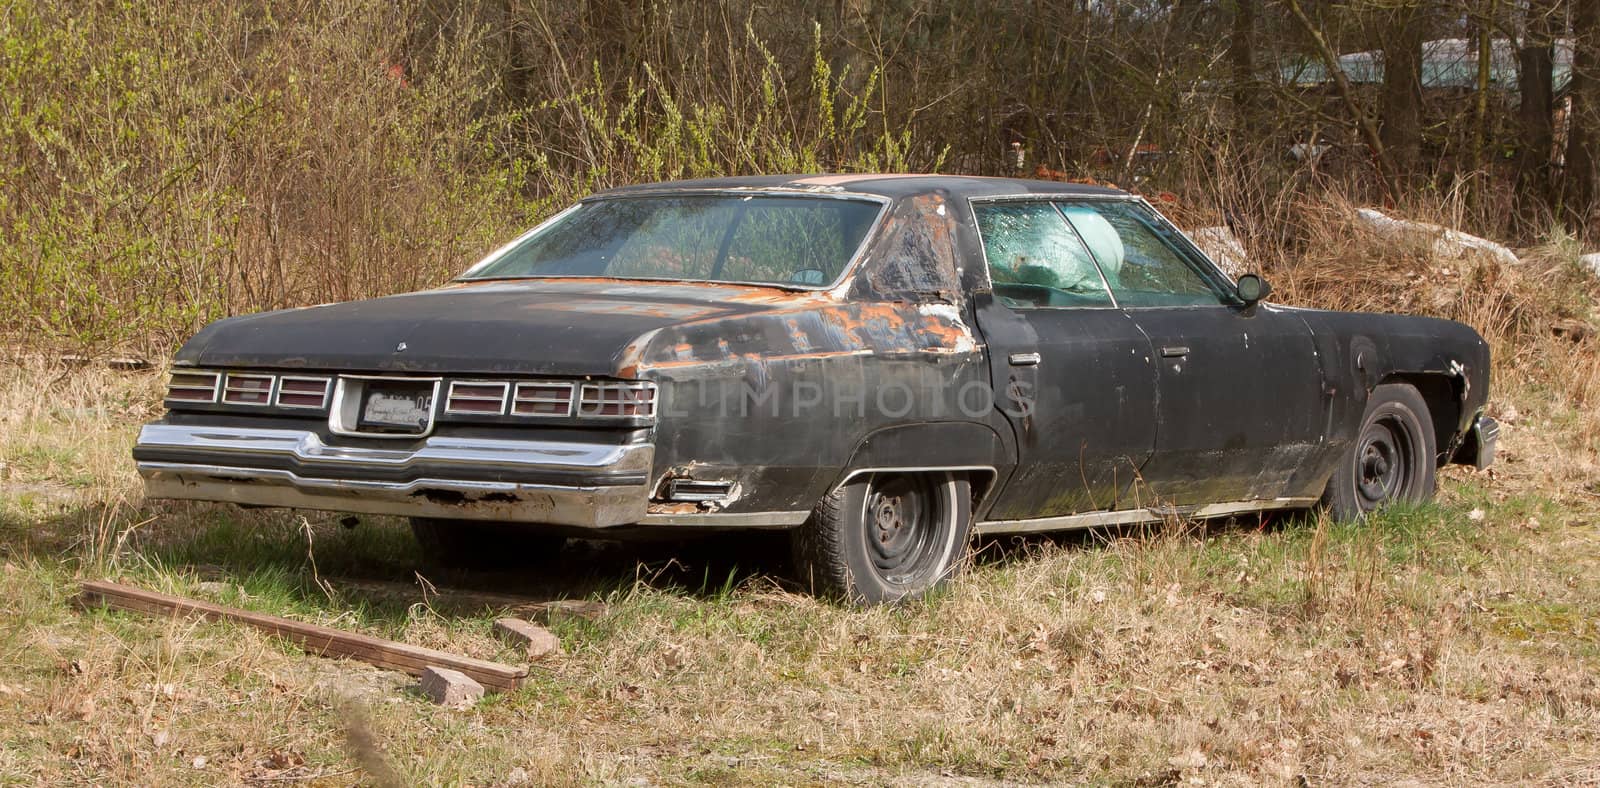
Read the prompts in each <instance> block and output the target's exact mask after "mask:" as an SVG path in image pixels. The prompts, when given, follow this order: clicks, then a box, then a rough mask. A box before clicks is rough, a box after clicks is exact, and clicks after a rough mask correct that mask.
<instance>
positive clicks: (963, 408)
mask: <svg viewBox="0 0 1600 788" xmlns="http://www.w3.org/2000/svg"><path fill="white" fill-rule="evenodd" d="M1265 295H1267V286H1266V284H1265V283H1264V282H1263V281H1262V280H1261V279H1260V278H1259V277H1256V276H1253V275H1247V276H1244V277H1242V278H1240V279H1239V280H1238V281H1237V282H1234V281H1229V280H1228V279H1227V278H1226V277H1225V276H1224V275H1223V274H1222V273H1221V272H1220V271H1219V270H1218V268H1217V267H1216V266H1215V265H1213V264H1212V263H1211V262H1210V261H1209V260H1208V259H1207V258H1206V256H1205V255H1204V254H1203V253H1202V252H1201V251H1200V250H1199V249H1198V248H1196V246H1195V245H1194V244H1193V243H1191V242H1190V241H1189V240H1188V239H1187V238H1186V237H1185V236H1184V234H1183V233H1181V232H1179V231H1178V230H1177V229H1176V228H1174V227H1173V226H1172V225H1171V224H1170V223H1168V222H1167V221H1166V220H1165V219H1164V218H1162V217H1161V216H1160V215H1159V214H1158V213H1157V212H1156V211H1155V210H1153V209H1152V208H1151V206H1150V205H1148V204H1147V203H1146V202H1144V201H1143V200H1140V199H1139V198H1137V197H1134V196H1131V195H1129V194H1126V193H1123V192H1120V191H1115V190H1110V189H1103V188H1096V187H1086V186H1077V185H1069V184H1059V183H1044V182H1031V181H1023V180H1006V179H989V178H968V177H947V176H888V175H883V176H879V175H857V176H794V177H761V178H739V179H726V180H707V181H691V182H679V183H667V184H651V185H644V186H635V187H630V188H624V189H617V190H614V191H609V192H605V193H601V194H596V195H594V196H593V197H590V198H588V199H586V200H584V201H582V202H580V203H579V204H577V205H575V206H573V207H571V208H570V209H568V210H566V211H565V212H563V213H561V214H559V215H557V216H556V217H554V218H552V219H551V220H549V221H548V222H545V223H544V224H542V225H540V226H539V227H537V228H535V229H534V230H532V231H531V232H529V233H527V234H526V235H524V236H523V237H521V238H518V239H517V240H515V241H513V242H512V243H510V244H508V245H507V246H505V247H504V248H502V249H500V250H499V251H496V252H495V253H493V254H491V255H490V256H489V257H488V258H486V259H485V260H483V261H482V262H480V263H478V264H477V265H475V266H473V267H472V268H471V269H470V270H468V271H467V272H466V273H465V274H463V275H462V276H461V277H460V278H459V279H458V280H456V281H455V282H453V283H451V284H449V285H448V286H445V287H442V288H440V289H437V290H430V291H426V292H421V293H412V294H408V295H399V296H392V297H389V298H380V299H375V300H370V301H361V302H355V303H347V304H337V305H330V306H320V307H313V308H308V309H291V310H284V311H279V312H271V313H266V314H258V315H249V316H244V317H236V318H231V319H228V320H222V321H219V322H217V323H214V324H212V325H210V326H208V327H206V328H205V329H204V330H202V331H201V332H200V333H199V334H198V335H196V336H195V337H194V338H193V339H192V340H190V341H189V342H188V343H187V344H186V345H185V346H184V347H183V349H182V350H181V351H180V352H179V353H178V356H177V359H176V361H175V364H174V371H173V374H172V379H171V384H170V388H169V389H168V392H167V397H166V406H167V408H168V412H167V414H166V415H165V417H164V418H162V419H161V420H159V421H157V422H155V423H152V424H150V425H148V426H146V427H145V428H144V430H143V432H142V433H141V434H140V436H139V440H138V444H137V446H136V447H135V449H134V457H135V459H136V460H137V461H138V466H139V470H140V472H141V474H142V475H143V476H144V479H145V483H146V489H147V491H148V493H149V495H150V496H151V497H155V498H190V499H201V500H213V501H231V502H235V503H239V504H247V505H258V506H261V505H265V506H285V507H300V508H309V509H325V510H335V511H349V512H367V513H377V514H391V515H402V516H409V517H411V518H412V523H413V525H414V529H415V531H416V533H417V536H418V537H419V539H420V540H421V542H422V543H423V546H424V549H425V552H426V553H427V554H428V555H429V556H430V557H431V558H433V559H436V560H439V561H441V562H445V563H448V562H452V561H471V560H475V559H482V558H486V557H488V558H494V557H505V556H509V555H514V554H519V553H526V552H527V551H534V550H540V549H545V550H548V549H550V547H551V546H553V545H554V544H557V540H559V539H562V538H565V537H567V536H571V535H574V534H588V535H596V536H611V535H616V536H625V535H629V534H634V533H638V532H640V531H643V530H653V529H664V528H672V529H702V528H773V529H790V530H791V531H792V533H793V543H794V546H795V557H796V563H797V566H798V571H799V574H800V579H801V580H802V581H803V582H805V583H806V584H808V585H809V586H810V587H812V588H814V589H817V590H820V591H824V592H827V593H830V594H835V595H839V596H844V597H848V598H851V599H855V600H858V601H864V602H878V601H886V600H895V599H901V598H905V597H908V596H914V595H917V594H920V593H922V592H924V591H926V590H927V589H929V588H931V587H932V586H934V585H935V584H937V583H939V582H940V581H942V580H943V579H945V578H946V577H947V576H948V575H949V574H950V573H951V572H952V571H953V570H954V569H955V568H956V567H958V566H959V565H960V563H961V560H962V557H963V555H964V553H965V548H966V545H967V542H968V538H969V535H970V534H971V533H972V532H973V531H978V532H983V533H1004V532H1027V531H1048V530H1056V529H1066V528H1075V527H1082V526H1094V525H1109V524H1119V523H1135V522H1140V521H1151V520H1160V519H1163V518H1169V517H1174V516H1176V517H1186V518H1206V517H1218V516H1227V515H1234V514H1242V513H1250V512H1259V511H1264V510H1276V509H1296V508H1307V507H1312V506H1315V505H1317V504H1318V503H1319V502H1320V503H1322V504H1324V505H1326V506H1328V507H1329V508H1331V509H1332V511H1333V513H1334V514H1335V515H1336V516H1338V517H1341V518H1356V517H1360V516H1361V515H1362V514H1363V513H1365V512H1368V511H1371V510H1372V509H1373V508H1374V507H1377V506H1379V505H1381V504H1383V503H1385V502H1387V501H1393V500H1420V499H1425V498H1428V497H1429V496H1430V495H1432V493H1433V490H1434V480H1435V470H1436V468H1437V467H1438V466H1440V465H1442V464H1444V463H1447V462H1461V463H1475V464H1477V465H1480V466H1483V465H1487V464H1488V463H1489V462H1491V461H1492V458H1493V453H1494V444H1495V438H1496V434H1497V432H1498V427H1497V425H1496V424H1495V423H1494V422H1493V421H1492V420H1491V419H1489V418H1486V417H1485V416H1484V404H1485V401H1486V398H1487V395H1488V375H1489V350H1488V347H1487V346H1486V345H1485V343H1484V342H1483V340H1482V339H1481V338H1480V337H1479V336H1478V334H1477V333H1475V332H1474V331H1473V330H1472V329H1471V328H1468V327H1467V326H1464V325H1461V324H1458V323H1452V322H1448V321H1443V320H1434V319H1427V318H1420V317H1407V316H1398V315H1379V314H1349V313H1339V312H1328V311H1319V310H1311V309H1290V308H1285V307H1279V306H1273V305H1270V304H1267V303H1265V302H1264V301H1262V299H1263V297H1264V296H1265Z"/></svg>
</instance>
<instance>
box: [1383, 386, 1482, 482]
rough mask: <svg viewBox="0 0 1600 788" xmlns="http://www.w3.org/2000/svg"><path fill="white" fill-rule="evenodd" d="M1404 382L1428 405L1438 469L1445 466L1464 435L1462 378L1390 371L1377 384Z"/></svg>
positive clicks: (1435, 460)
mask: <svg viewBox="0 0 1600 788" xmlns="http://www.w3.org/2000/svg"><path fill="white" fill-rule="evenodd" d="M1389 383H1402V384H1405V385H1407V386H1410V387H1412V388H1413V389H1416V391H1417V393H1418V394H1420V395H1422V401H1423V402H1425V403H1427V405H1428V420H1429V421H1430V422H1431V423H1432V427H1433V435H1434V449H1435V451H1436V452H1437V454H1436V455H1435V457H1434V465H1435V466H1443V465H1445V464H1446V463H1448V462H1449V461H1450V458H1451V457H1452V456H1453V455H1454V454H1455V449H1456V444H1457V442H1458V439H1459V438H1460V436H1461V434H1462V433H1461V429H1460V425H1461V418H1462V415H1463V414H1462V413H1461V406H1462V400H1463V398H1464V391H1463V387H1462V379H1461V378H1460V377H1459V376H1455V375H1451V374H1448V373H1444V372H1391V373H1389V374H1387V375H1385V376H1384V377H1383V378H1382V379H1381V380H1379V381H1378V385H1384V384H1389Z"/></svg>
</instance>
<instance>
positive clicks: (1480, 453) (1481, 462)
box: [1472, 414, 1500, 470]
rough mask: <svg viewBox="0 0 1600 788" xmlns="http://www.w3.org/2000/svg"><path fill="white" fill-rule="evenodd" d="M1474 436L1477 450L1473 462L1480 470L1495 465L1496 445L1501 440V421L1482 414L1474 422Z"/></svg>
mask: <svg viewBox="0 0 1600 788" xmlns="http://www.w3.org/2000/svg"><path fill="white" fill-rule="evenodd" d="M1472 437H1473V440H1474V441H1475V448H1476V450H1477V453H1476V454H1474V455H1473V458H1472V464H1473V465H1475V466H1477V467H1478V469H1480V470H1482V469H1484V468H1487V467H1489V466H1490V465H1493V464H1494V452H1495V446H1496V444H1497V443H1499V441H1500V422H1498V421H1495V420H1494V419H1492V418H1489V417H1488V416H1484V415H1481V414H1480V415H1479V416H1478V418H1477V420H1476V421H1474V422H1473V423H1472Z"/></svg>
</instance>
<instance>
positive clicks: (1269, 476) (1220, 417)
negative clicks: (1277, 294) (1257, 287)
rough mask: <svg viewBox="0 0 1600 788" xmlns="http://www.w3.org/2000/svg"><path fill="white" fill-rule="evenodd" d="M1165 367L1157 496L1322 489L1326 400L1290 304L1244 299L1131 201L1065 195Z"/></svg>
mask: <svg viewBox="0 0 1600 788" xmlns="http://www.w3.org/2000/svg"><path fill="white" fill-rule="evenodd" d="M1060 205H1061V209H1062V212H1063V214H1064V215H1066V216H1067V217H1068V219H1069V220H1070V221H1071V222H1072V224H1073V226H1074V227H1075V228H1076V229H1077V230H1078V232H1079V234H1080V235H1081V236H1083V237H1084V239H1085V240H1086V242H1087V245H1088V247H1089V249H1090V251H1091V252H1092V253H1093V254H1094V256H1095V259H1096V261H1098V262H1099V263H1100V268H1101V270H1102V271H1103V272H1104V274H1105V276H1106V279H1107V282H1108V285H1109V287H1110V289H1111V292H1112V294H1113V295H1115V296H1116V299H1117V303H1118V305H1119V306H1121V307H1122V309H1123V311H1124V312H1125V313H1126V314H1127V315H1129V316H1130V317H1131V318H1132V319H1133V320H1134V322H1136V323H1138V325H1139V327H1140V328H1142V329H1143V330H1144V333H1145V334H1146V335H1147V336H1148V337H1149V340H1150V344H1151V346H1152V349H1153V351H1154V355H1155V357H1156V361H1157V362H1158V363H1159V365H1160V385H1159V392H1160V402H1159V405H1158V406H1157V409H1156V410H1157V425H1156V450H1155V454H1154V455H1153V456H1152V457H1151V458H1150V461H1149V463H1147V464H1146V465H1145V467H1144V469H1143V471H1142V476H1143V478H1144V482H1145V484H1146V486H1147V489H1148V492H1149V497H1150V498H1151V500H1149V501H1148V502H1147V503H1148V504H1149V505H1158V504H1170V505H1175V506H1193V505H1201V504H1207V503H1224V502H1234V501H1245V500H1259V499H1271V498H1278V497H1303V496H1306V495H1316V494H1317V493H1318V492H1320V490H1319V489H1318V488H1319V482H1320V480H1318V479H1315V478H1309V477H1307V476H1306V472H1307V471H1308V470H1311V469H1314V468H1316V467H1321V466H1322V463H1320V462H1316V461H1315V460H1316V458H1318V457H1319V456H1320V452H1321V451H1322V450H1323V428H1324V426H1325V425H1326V416H1327V402H1328V400H1327V397H1326V395H1325V394H1324V392H1323V379H1322V374H1321V370H1320V366H1319V363H1318V360H1317V353H1316V348H1315V347H1314V345H1313V343H1312V339H1311V332H1310V329H1308V328H1307V327H1306V325H1305V323H1304V322H1303V321H1301V320H1300V318H1299V317H1298V316H1297V315H1295V314H1294V313H1293V312H1292V311H1290V310H1285V309H1282V308H1279V307H1273V306H1270V305H1258V306H1255V307H1252V308H1246V307H1245V305H1244V304H1243V303H1242V302H1240V301H1239V300H1238V298H1237V296H1236V295H1235V293H1234V289H1233V285H1232V283H1231V282H1229V281H1227V280H1226V279H1224V278H1223V277H1222V276H1221V274H1220V272H1218V271H1217V269H1216V267H1215V266H1212V265H1211V264H1210V263H1209V262H1208V261H1206V260H1205V259H1204V258H1203V257H1202V256H1200V254H1199V252H1198V251H1197V250H1195V249H1193V247H1192V246H1191V245H1190V244H1188V243H1187V241H1185V240H1184V239H1183V237H1182V235H1181V234H1180V233H1179V232H1178V231H1177V230H1176V229H1175V228H1173V227H1172V226H1171V225H1170V224H1168V223H1167V222H1166V220H1165V219H1163V218H1162V217H1161V216H1160V215H1159V214H1157V213H1156V212H1155V211H1154V210H1152V209H1150V208H1149V207H1148V206H1146V205H1145V204H1143V203H1141V202H1138V201H1134V200H1081V201H1072V202H1063V203H1061V204H1060Z"/></svg>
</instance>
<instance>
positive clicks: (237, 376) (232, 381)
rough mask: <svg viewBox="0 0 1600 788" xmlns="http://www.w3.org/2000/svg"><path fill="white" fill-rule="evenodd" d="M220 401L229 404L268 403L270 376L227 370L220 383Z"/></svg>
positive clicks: (270, 395) (270, 391)
mask: <svg viewBox="0 0 1600 788" xmlns="http://www.w3.org/2000/svg"><path fill="white" fill-rule="evenodd" d="M222 401H223V402H225V403H227V404H229V405H262V406H265V405H269V404H271V403H272V376H271V375H253V374H248V373H239V372H229V373H228V375H227V378H226V379H225V382H224V383H223V385H222Z"/></svg>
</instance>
